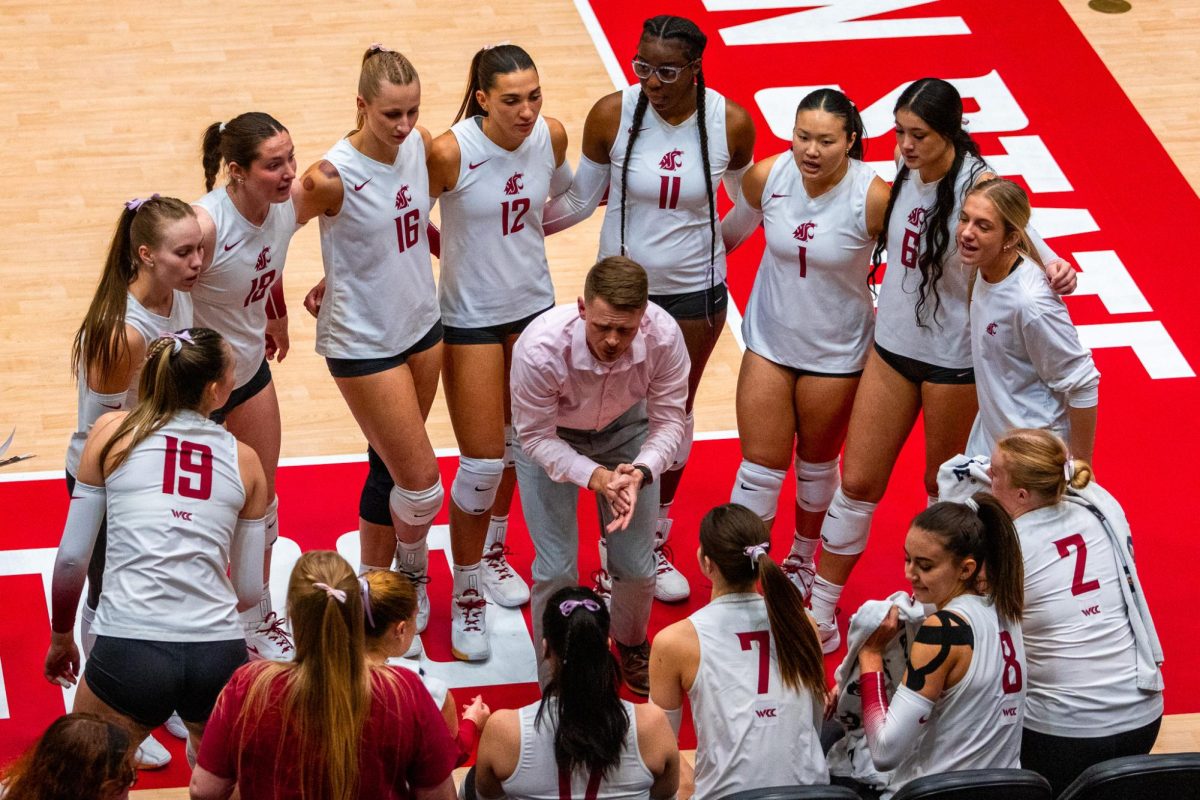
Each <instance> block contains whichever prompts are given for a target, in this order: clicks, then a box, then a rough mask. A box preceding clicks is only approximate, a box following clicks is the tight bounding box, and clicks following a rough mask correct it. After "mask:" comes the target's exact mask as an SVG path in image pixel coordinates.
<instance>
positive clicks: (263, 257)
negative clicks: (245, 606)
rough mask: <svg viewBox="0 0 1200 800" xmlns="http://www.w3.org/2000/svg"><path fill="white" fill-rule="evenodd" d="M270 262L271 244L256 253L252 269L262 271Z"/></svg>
mask: <svg viewBox="0 0 1200 800" xmlns="http://www.w3.org/2000/svg"><path fill="white" fill-rule="evenodd" d="M270 263H271V245H267V246H266V247H264V248H263V249H262V252H261V253H259V254H258V260H256V261H255V262H254V271H255V272H262V271H263V270H264V269H266V268H267V266H268V265H269V264H270Z"/></svg>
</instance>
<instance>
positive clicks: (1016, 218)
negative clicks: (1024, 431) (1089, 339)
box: [958, 178, 1100, 461]
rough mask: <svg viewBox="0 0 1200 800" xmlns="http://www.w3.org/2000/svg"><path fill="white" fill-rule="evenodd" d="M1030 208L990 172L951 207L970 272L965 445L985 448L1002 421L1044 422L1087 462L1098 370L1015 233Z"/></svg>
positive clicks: (1019, 192)
mask: <svg viewBox="0 0 1200 800" xmlns="http://www.w3.org/2000/svg"><path fill="white" fill-rule="evenodd" d="M1030 213H1031V212H1030V208H1029V197H1028V196H1027V195H1026V194H1025V190H1024V189H1022V188H1021V187H1020V186H1018V185H1017V184H1015V183H1013V182H1012V181H1008V180H1004V179H1002V178H993V179H991V180H986V181H983V182H981V183H979V184H977V185H976V186H975V188H974V189H972V190H971V192H970V193H969V194H968V195H967V198H966V200H965V201H964V202H963V207H962V212H961V213H960V214H959V222H958V252H959V254H960V257H961V258H962V263H963V264H964V265H965V266H968V267H974V268H975V269H976V270H978V273H979V274H978V278H977V280H976V281H975V287H974V291H973V292H972V294H971V357H972V360H973V361H974V363H975V380H976V386H977V387H978V395H979V414H978V415H977V416H976V417H975V424H974V426H973V427H972V428H971V436H970V438H969V439H968V440H967V449H966V451H965V452H967V453H971V454H973V455H983V454H986V453H990V452H992V448H993V447H995V445H996V442H997V440H999V438H1000V437H1001V436H1003V435H1004V433H1005V431H1007V430H1009V429H1010V428H1047V429H1049V430H1052V431H1054V432H1055V433H1056V434H1057V435H1059V436H1061V437H1062V438H1064V439H1066V440H1067V441H1068V442H1069V443H1070V445H1071V452H1072V453H1073V454H1074V455H1075V456H1076V457H1077V458H1080V459H1083V460H1084V461H1091V460H1092V446H1093V443H1094V442H1095V438H1096V406H1097V403H1098V393H1099V385H1100V373H1099V372H1098V371H1097V370H1096V365H1095V363H1094V362H1093V361H1092V353H1091V351H1090V350H1088V349H1086V348H1085V347H1084V346H1083V345H1082V344H1080V343H1079V333H1078V332H1077V331H1076V330H1075V326H1074V325H1072V324H1071V315H1070V314H1068V313H1067V307H1066V304H1064V303H1063V301H1062V299H1061V298H1060V297H1058V295H1056V294H1054V292H1052V291H1050V287H1049V286H1047V285H1046V281H1045V279H1044V278H1043V277H1042V274H1041V273H1042V270H1041V262H1040V259H1039V256H1038V254H1037V251H1036V250H1035V249H1034V248H1033V247H1032V246H1031V244H1030V242H1029V238H1028V236H1026V235H1025V228H1026V226H1027V225H1028V224H1029V217H1030Z"/></svg>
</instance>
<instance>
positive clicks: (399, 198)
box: [396, 183, 412, 208]
mask: <svg viewBox="0 0 1200 800" xmlns="http://www.w3.org/2000/svg"><path fill="white" fill-rule="evenodd" d="M411 202H412V194H411V193H410V192H409V191H408V184H407V183H406V184H404V185H403V186H401V187H400V191H398V192H396V208H408V204H409V203H411Z"/></svg>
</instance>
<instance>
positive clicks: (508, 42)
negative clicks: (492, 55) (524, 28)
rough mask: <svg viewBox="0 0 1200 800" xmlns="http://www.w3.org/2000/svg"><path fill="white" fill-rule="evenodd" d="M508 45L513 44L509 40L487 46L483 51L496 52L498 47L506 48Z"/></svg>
mask: <svg viewBox="0 0 1200 800" xmlns="http://www.w3.org/2000/svg"><path fill="white" fill-rule="evenodd" d="M506 44H512V42H510V41H509V40H508V39H505V40H504V41H503V42H496V43H495V44H485V45H484V46H483V47H482V48H481V49H483V50H494V49H495V48H497V47H504V46H505V45H506Z"/></svg>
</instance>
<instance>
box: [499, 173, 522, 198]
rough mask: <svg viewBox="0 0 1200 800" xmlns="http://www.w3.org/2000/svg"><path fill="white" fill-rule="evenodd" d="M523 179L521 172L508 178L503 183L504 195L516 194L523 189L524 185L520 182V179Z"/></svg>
mask: <svg viewBox="0 0 1200 800" xmlns="http://www.w3.org/2000/svg"><path fill="white" fill-rule="evenodd" d="M524 177H525V174H524V173H521V172H517V173H514V174H513V176H512V177H511V178H509V179H508V180H507V181H505V182H504V193H505V194H517V193H518V192H520V191H521V190H522V189H524V188H525V184H524V183H523V182H522V181H521V179H522V178H524Z"/></svg>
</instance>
